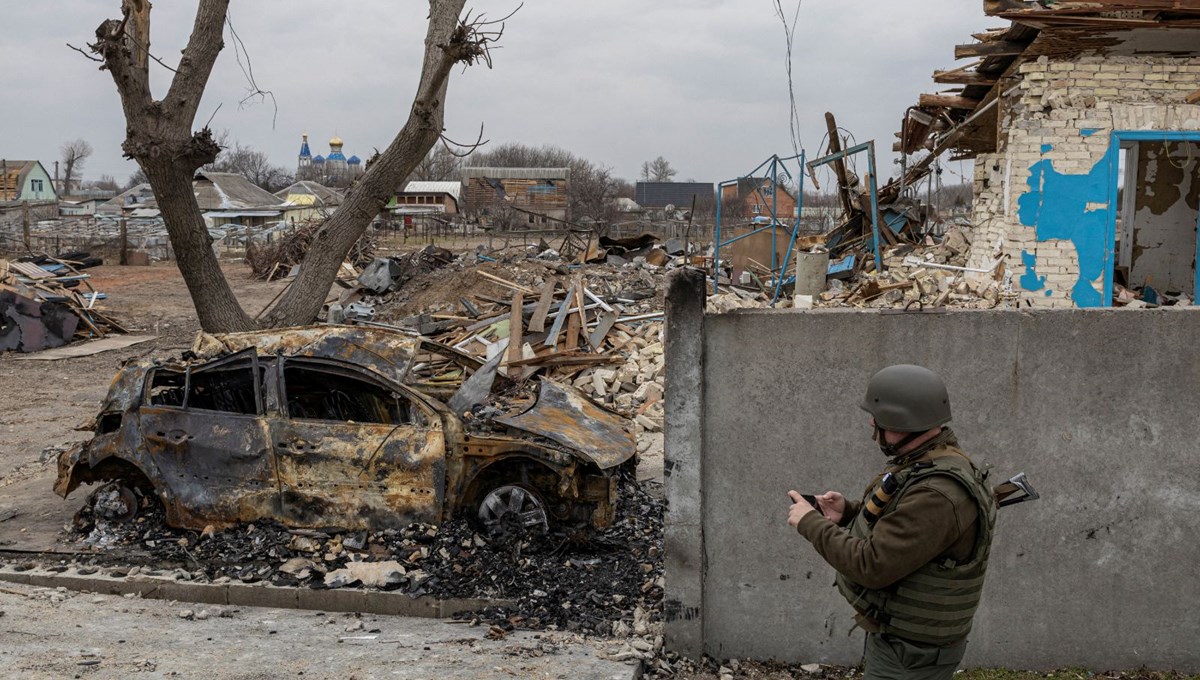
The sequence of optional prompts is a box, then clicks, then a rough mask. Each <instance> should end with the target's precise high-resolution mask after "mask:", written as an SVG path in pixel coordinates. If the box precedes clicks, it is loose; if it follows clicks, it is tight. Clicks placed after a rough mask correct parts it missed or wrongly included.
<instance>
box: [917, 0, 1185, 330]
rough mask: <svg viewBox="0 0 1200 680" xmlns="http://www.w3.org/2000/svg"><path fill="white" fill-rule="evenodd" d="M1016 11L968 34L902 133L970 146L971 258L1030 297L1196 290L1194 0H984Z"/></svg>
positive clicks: (1001, 13) (962, 151)
mask: <svg viewBox="0 0 1200 680" xmlns="http://www.w3.org/2000/svg"><path fill="white" fill-rule="evenodd" d="M986 7H987V9H988V13H989V14H990V15H992V16H997V17H1000V18H1003V19H1008V20H1010V21H1011V22H1012V23H1011V25H1010V26H1008V27H1006V28H1001V29H996V30H992V31H989V32H986V33H983V34H980V35H981V39H980V41H979V42H975V43H970V44H964V45H959V46H957V47H956V48H955V57H956V58H960V59H963V58H972V59H976V60H977V61H976V62H975V63H973V64H971V65H969V66H963V67H961V68H957V69H953V70H950V71H938V72H936V73H935V74H934V80H935V81H936V82H938V83H944V84H948V85H956V86H958V89H957V91H952V92H942V93H937V94H926V95H922V96H921V98H920V101H919V104H918V106H917V107H913V108H912V109H910V111H909V113H908V114H907V115H906V117H905V121H904V125H903V131H902V133H901V135H900V137H901V139H900V142H899V144H898V146H899V147H901V148H903V149H905V150H906V151H912V150H916V149H919V148H922V147H925V148H932V149H934V150H936V151H942V150H950V151H952V152H954V153H956V154H958V155H959V156H962V157H973V158H974V159H975V176H974V182H975V206H974V219H973V222H974V224H975V225H976V226H975V229H974V235H973V242H972V248H971V255H970V260H969V262H968V266H969V267H970V268H974V269H979V270H986V271H995V270H996V269H997V268H998V267H1001V266H1003V267H1005V268H1006V269H1005V278H1006V281H1005V284H1006V287H1009V288H1011V290H1013V291H1014V292H1015V293H1017V294H1018V295H1019V297H1020V298H1021V305H1022V306H1033V307H1102V306H1111V305H1113V304H1114V300H1120V301H1122V302H1125V301H1129V300H1132V299H1133V292H1132V291H1138V294H1139V295H1140V296H1141V298H1142V299H1144V300H1145V301H1147V302H1152V301H1161V299H1162V298H1163V296H1164V295H1166V296H1169V297H1170V298H1174V299H1177V300H1181V301H1187V300H1191V301H1194V300H1196V299H1197V298H1198V297H1200V280H1198V277H1197V276H1196V259H1197V252H1198V243H1197V229H1198V225H1200V198H1198V196H1200V90H1197V87H1200V28H1197V23H1196V19H1197V16H1200V6H1197V5H1196V3H1180V2H1177V1H1175V0H1144V1H1142V2H1139V3H1136V8H1133V6H1132V5H1131V4H1130V3H1127V2H1095V1H1089V2H1069V1H1067V2H1056V3H1054V4H1052V5H1049V6H1048V7H1042V6H1041V5H1037V4H1029V3H1013V2H1006V3H994V2H993V3H987V5H986Z"/></svg>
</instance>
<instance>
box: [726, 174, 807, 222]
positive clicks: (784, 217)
mask: <svg viewBox="0 0 1200 680" xmlns="http://www.w3.org/2000/svg"><path fill="white" fill-rule="evenodd" d="M721 210H722V211H724V213H725V214H726V215H736V216H739V217H746V218H754V217H759V216H770V215H772V214H773V215H775V217H776V219H778V220H779V221H781V222H790V221H792V220H794V219H796V217H797V216H798V213H797V211H796V197H795V196H793V195H792V192H790V191H788V189H787V187H784V186H777V185H776V183H775V182H774V181H773V180H772V179H771V178H770V177H741V178H739V179H738V181H737V183H736V184H728V185H725V186H722V187H721Z"/></svg>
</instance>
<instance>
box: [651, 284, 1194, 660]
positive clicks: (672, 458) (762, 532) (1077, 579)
mask: <svg viewBox="0 0 1200 680" xmlns="http://www.w3.org/2000/svg"><path fill="white" fill-rule="evenodd" d="M668 309H670V307H668ZM670 323H671V318H670V317H668V324H670ZM702 328H703V342H704V356H703V359H702V366H703V378H702V381H697V380H696V377H695V371H694V370H692V367H693V366H695V365H696V364H697V363H698V362H697V361H696V358H695V357H694V354H693V353H692V352H687V353H683V354H681V355H673V354H672V348H671V347H670V346H668V349H667V371H668V375H669V376H670V375H672V374H673V373H672V371H675V373H674V375H679V376H687V377H688V380H687V381H682V382H676V383H674V384H670V385H669V394H668V400H667V405H668V407H667V416H666V419H667V423H668V424H670V423H672V421H673V420H674V419H676V418H679V419H681V420H683V421H685V422H688V423H695V422H696V415H695V409H694V407H693V406H692V405H690V404H688V403H685V402H682V401H681V395H679V394H675V395H674V399H672V396H671V395H670V391H671V390H675V391H684V392H686V393H688V394H696V395H702V398H703V411H702V416H701V418H700V419H699V423H700V427H701V428H702V431H703V437H702V442H701V445H700V446H698V447H697V446H672V441H671V439H670V435H671V430H670V429H668V445H667V463H668V468H670V466H671V465H672V464H674V465H675V466H676V467H675V468H674V469H680V468H682V469H696V468H699V469H700V470H701V471H702V479H701V483H700V485H699V487H697V486H696V484H695V482H694V480H691V479H686V480H684V481H685V483H683V484H679V482H680V481H681V480H680V479H679V478H678V477H677V476H676V475H675V474H674V470H673V469H669V470H668V476H667V494H668V497H669V498H672V499H674V498H676V497H677V496H678V494H680V493H683V492H687V493H689V494H695V498H696V499H697V500H698V502H699V503H700V505H701V516H702V522H701V523H700V524H699V525H695V524H692V523H691V522H692V520H693V518H694V513H695V510H694V506H693V505H690V504H689V505H684V506H683V508H682V510H683V514H684V517H685V518H686V519H687V520H688V522H677V521H674V520H673V519H672V515H673V514H674V513H676V512H677V511H678V510H679V509H680V508H679V507H677V506H676V505H675V503H674V502H672V505H671V506H670V509H669V512H668V517H667V526H668V528H670V527H675V528H676V529H677V530H678V531H679V532H680V534H679V535H677V544H687V545H692V544H690V543H687V541H689V540H690V541H702V544H703V559H702V560H698V561H692V562H687V563H683V562H676V563H674V566H675V567H676V571H674V572H670V575H671V576H672V578H671V579H669V580H668V591H667V601H668V602H669V601H671V600H672V599H674V598H676V597H679V594H678V593H680V592H682V594H683V595H684V596H688V595H690V594H691V593H692V592H694V587H693V585H692V584H693V583H694V579H696V578H701V579H702V580H703V588H702V611H701V613H700V615H701V616H702V617H703V629H702V630H703V636H704V649H705V651H706V652H708V653H710V654H712V655H714V656H717V657H738V658H747V657H749V658H777V659H781V660H787V661H798V662H805V663H807V662H826V663H834V664H843V665H844V664H853V663H855V662H856V661H857V660H858V659H859V657H860V655H861V650H862V639H861V632H855V633H854V634H853V635H851V634H849V633H850V630H851V627H852V625H853V621H852V617H851V614H852V612H851V609H850V607H849V605H848V604H847V603H846V602H845V601H844V600H843V599H842V598H841V597H840V596H839V595H838V594H837V591H836V590H835V589H834V588H833V587H832V584H833V579H834V572H833V570H832V569H831V568H830V567H829V566H828V565H826V564H825V562H824V561H823V560H821V558H820V557H819V556H818V555H817V554H816V553H815V551H813V550H812V548H811V546H809V545H808V543H807V542H806V541H804V540H803V539H802V538H800V537H799V536H797V535H796V533H795V531H794V530H792V529H791V528H790V527H788V525H787V524H786V522H785V520H786V514H787V505H788V501H787V499H786V497H785V493H786V492H787V491H788V490H789V489H797V490H799V491H801V492H805V493H820V492H822V491H825V490H826V489H835V490H840V491H843V492H844V493H846V494H847V495H853V496H858V495H859V494H861V493H862V490H863V487H864V485H865V484H866V483H867V481H869V479H870V478H871V475H873V474H874V473H875V472H877V471H878V470H879V469H880V468H881V466H882V465H883V458H882V456H880V454H879V451H878V448H877V447H876V446H875V445H874V444H873V443H872V442H871V439H870V434H871V432H870V428H869V426H868V423H867V416H866V415H865V414H864V413H862V411H860V410H859V408H858V402H859V400H860V399H861V395H862V393H863V390H864V389H865V386H866V384H867V380H868V379H869V378H870V376H871V374H872V373H873V372H874V371H876V370H878V369H879V368H882V367H884V366H886V365H889V364H893V363H918V364H923V365H926V366H929V367H930V368H933V369H934V370H936V371H938V372H939V373H940V374H941V375H942V376H943V377H944V378H945V380H946V382H947V384H948V386H949V390H950V397H951V404H952V407H953V411H954V421H953V422H952V423H951V424H952V426H953V428H954V429H955V431H956V432H957V434H958V435H959V439H960V441H961V443H962V445H963V448H964V449H965V450H966V451H967V452H968V453H969V454H970V455H972V456H973V457H975V458H976V459H977V460H980V461H983V462H985V463H990V464H992V465H993V466H994V470H995V472H994V474H995V476H996V478H997V479H996V481H1000V478H1001V477H1002V476H1006V475H1009V474H1012V473H1015V472H1018V471H1022V470H1023V471H1026V472H1028V473H1029V475H1030V479H1031V480H1032V481H1033V483H1034V484H1035V485H1036V487H1037V488H1038V489H1039V491H1041V493H1042V496H1043V497H1042V499H1041V500H1040V501H1037V502H1035V503H1027V504H1023V505H1018V506H1014V507H1011V508H1005V509H1003V510H1001V512H1000V518H999V521H998V523H997V529H996V538H995V542H994V544H993V550H992V557H991V562H990V569H989V573H988V578H987V583H986V586H985V591H984V596H983V602H982V605H981V608H980V610H979V612H978V614H977V615H976V619H975V629H974V631H973V632H972V634H971V643H970V645H969V647H968V651H967V659H966V663H967V665H988V666H1008V667H1014V668H1035V669H1038V668H1054V667H1062V666H1086V667H1092V668H1125V669H1130V668H1138V667H1141V666H1143V665H1144V666H1146V667H1149V668H1157V669H1175V670H1180V671H1190V672H1195V671H1196V670H1200V651H1198V650H1200V646H1197V644H1196V642H1195V641H1196V639H1197V638H1198V637H1200V616H1197V614H1196V612H1195V607H1194V603H1195V602H1197V601H1200V580H1198V579H1196V577H1195V563H1196V559H1197V557H1198V556H1200V552H1198V549H1197V546H1198V545H1200V523H1198V522H1196V521H1195V513H1196V511H1197V510H1198V509H1200V475H1197V474H1196V471H1195V460H1196V442H1198V441H1200V419H1197V417H1196V415H1195V414H1196V412H1197V409H1198V408H1200V396H1198V395H1200V369H1198V368H1197V367H1198V366H1200V361H1197V359H1198V358H1200V357H1198V356H1197V355H1198V350H1197V344H1196V340H1195V338H1196V337H1198V336H1200V310H1196V309H1194V308H1188V309H1163V310H1045V311H1032V312H1020V313H1017V312H981V311H975V312H965V311H964V312H950V313H946V314H909V315H894V314H893V315H887V314H872V313H856V312H840V311H828V312H798V311H790V310H789V311H779V312H772V311H743V312H735V313H731V314H725V315H717V316H709V317H706V318H705V320H704V322H703V326H702ZM677 422H679V421H677ZM693 502H695V501H693ZM688 528H691V529H692V533H691V534H690V535H683V532H684V531H685V530H686V529H688ZM668 558H670V552H669V551H668ZM668 565H669V567H670V566H671V565H672V563H671V562H670V561H668ZM685 568H688V569H691V570H692V571H691V572H690V573H688V572H686V571H681V570H683V569H685ZM676 576H678V577H679V578H681V579H682V586H677V585H676V583H678V581H676V580H675V579H676ZM676 588H681V590H676ZM681 625H682V630H683V632H684V633H685V634H687V635H690V634H692V633H694V628H695V627H694V625H692V624H690V623H689V622H679V621H670V620H669V621H668V627H667V640H668V641H669V642H671V641H680V640H681V638H680V637H678V636H676V635H673V634H672V628H673V627H676V628H678V627H680V626H681Z"/></svg>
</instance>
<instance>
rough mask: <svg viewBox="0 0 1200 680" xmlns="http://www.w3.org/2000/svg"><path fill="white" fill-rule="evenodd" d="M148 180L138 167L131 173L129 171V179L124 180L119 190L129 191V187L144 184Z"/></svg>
mask: <svg viewBox="0 0 1200 680" xmlns="http://www.w3.org/2000/svg"><path fill="white" fill-rule="evenodd" d="M149 181H150V180H149V179H147V178H146V173H145V172H142V169H141V168H138V169H137V170H134V171H133V172H132V173H130V175H129V179H128V180H126V182H125V186H124V187H122V188H121V190H122V191H129V190H130V189H132V188H134V187H136V186H137V185H139V184H145V183H147V182H149Z"/></svg>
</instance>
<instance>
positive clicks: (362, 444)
mask: <svg viewBox="0 0 1200 680" xmlns="http://www.w3.org/2000/svg"><path fill="white" fill-rule="evenodd" d="M272 434H273V441H274V444H275V456H276V459H277V461H278V476H279V493H280V498H281V501H282V517H281V518H280V521H282V522H283V523H285V524H288V525H289V526H300V527H310V528H321V527H330V526H337V527H342V528H346V529H366V528H386V527H395V528H399V527H402V526H405V525H407V524H409V523H411V522H431V523H437V522H439V521H441V518H442V506H443V491H442V490H443V488H444V484H445V468H446V466H445V441H444V438H443V437H442V432H441V428H440V427H430V426H417V425H411V424H408V425H397V426H388V425H376V424H356V423H325V422H315V421H313V422H305V421H298V420H287V419H280V420H278V421H277V422H276V423H275V424H274V427H273V428H272Z"/></svg>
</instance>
